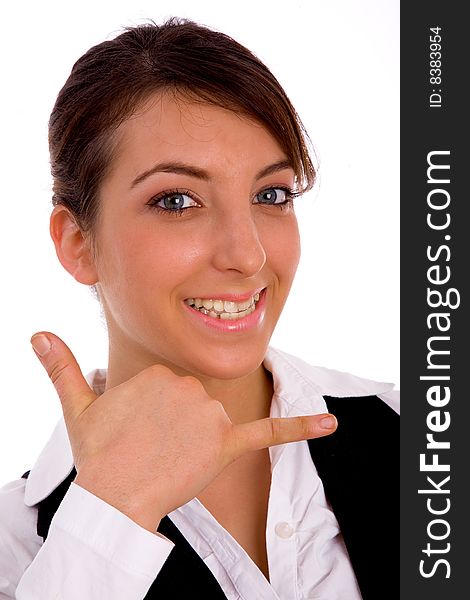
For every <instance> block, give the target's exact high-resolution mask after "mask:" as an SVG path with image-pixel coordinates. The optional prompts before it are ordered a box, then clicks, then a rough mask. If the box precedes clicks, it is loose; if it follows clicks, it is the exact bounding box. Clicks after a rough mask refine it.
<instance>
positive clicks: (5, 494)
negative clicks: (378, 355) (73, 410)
mask: <svg viewBox="0 0 470 600" xmlns="http://www.w3.org/2000/svg"><path fill="white" fill-rule="evenodd" d="M264 366H265V367H266V368H267V369H268V370H269V371H271V373H272V375H273V382H274V395H273V399H272V404H271V416H272V417H293V416H299V415H307V414H316V413H323V412H328V409H327V406H326V403H325V400H324V399H323V396H324V395H329V396H335V397H354V396H366V395H378V396H380V397H381V398H382V400H383V401H384V402H386V403H387V404H389V405H390V406H391V407H392V408H393V409H394V410H396V412H398V395H399V394H398V392H397V391H392V389H393V385H392V384H386V383H378V382H374V381H369V380H365V379H361V378H358V377H355V376H353V375H349V374H346V373H341V372H339V371H333V370H330V369H324V368H320V367H313V366H311V365H308V364H307V363H305V362H304V361H302V360H300V359H299V358H296V357H294V356H291V355H288V354H286V353H284V352H280V351H279V350H276V349H274V348H269V350H268V352H267V354H266V357H265V360H264ZM105 380H106V372H105V371H104V370H97V371H95V372H93V374H92V375H91V376H90V383H91V384H92V385H93V387H94V389H95V391H96V392H97V393H101V392H102V391H104V386H105ZM351 401H353V400H351ZM269 453H270V458H271V473H272V478H271V488H270V495H269V503H268V518H267V527H266V548H267V556H268V564H269V573H270V581H269V582H268V581H267V579H266V578H265V577H264V575H263V573H262V572H261V571H260V570H259V569H258V567H257V566H256V564H255V563H254V562H253V561H252V560H251V558H250V557H249V556H248V554H247V553H246V552H245V550H244V549H243V548H242V547H241V546H240V545H239V544H238V543H237V542H236V541H235V539H234V538H233V537H232V536H231V535H230V534H229V533H228V532H227V531H226V530H225V529H224V528H223V527H222V526H221V525H220V524H219V523H218V522H217V521H216V519H215V518H214V517H213V516H212V515H211V513H210V512H209V511H208V510H206V508H205V507H204V506H203V504H202V503H201V502H199V500H198V499H197V498H195V499H193V500H191V501H190V502H188V503H187V504H185V505H184V506H181V507H180V508H178V509H177V510H175V511H173V512H172V513H170V514H169V517H170V519H171V520H172V521H173V523H174V524H175V525H176V526H177V527H178V529H179V530H180V531H181V533H182V534H183V535H184V536H185V538H186V539H187V540H188V542H189V543H190V544H191V546H192V547H193V548H194V549H195V551H196V552H197V553H198V554H199V556H200V557H201V558H202V559H203V560H204V562H205V563H206V565H207V566H208V568H209V569H210V570H211V571H212V573H213V574H214V576H215V578H216V579H217V581H218V582H219V584H220V586H221V588H222V589H223V591H224V593H225V595H226V596H227V598H228V599H229V600H304V599H309V598H310V599H314V598H316V599H321V600H360V599H361V594H360V592H359V588H358V586H357V582H356V578H355V575H354V572H353V570H352V567H351V563H350V561H349V557H348V554H347V551H346V548H345V545H344V542H343V538H342V535H341V532H340V530H339V527H338V523H337V521H336V518H335V515H334V514H333V512H332V510H331V508H330V506H329V504H328V502H327V500H326V498H325V493H324V490H323V484H322V482H321V480H320V478H319V477H318V474H317V472H316V469H315V465H314V463H313V462H312V459H311V456H310V453H309V449H308V444H307V442H306V441H303V442H292V443H289V444H282V445H279V446H273V447H272V448H270V449H269ZM72 467H73V458H72V452H71V449H70V444H69V441H68V437H67V433H66V429H65V424H64V422H63V420H61V421H60V422H59V423H58V425H57V427H56V429H55V430H54V432H53V434H52V437H51V439H50V440H49V442H48V443H47V445H46V446H45V448H44V450H43V451H42V453H41V454H40V456H39V458H38V460H37V462H36V464H35V465H34V467H33V468H32V470H31V473H30V475H29V478H28V479H27V480H25V479H20V480H17V481H14V482H12V483H10V484H8V485H6V486H4V487H3V488H2V489H0V599H6V598H17V599H18V600H30V599H33V598H34V599H35V600H46V599H47V600H53V599H61V600H79V599H80V600H83V599H84V598H86V599H87V600H95V599H96V600H98V599H99V600H111V599H112V600H121V599H122V600H134V599H135V600H141V599H142V598H144V597H145V595H146V593H147V591H148V588H149V587H150V585H151V584H152V582H153V581H154V579H155V577H156V576H157V574H158V572H159V571H160V569H161V568H162V566H163V564H164V562H165V560H166V559H167V557H168V555H169V554H170V552H171V550H172V548H173V543H172V542H171V541H169V540H168V539H167V538H165V537H164V536H162V535H161V534H159V533H155V534H153V533H150V532H149V531H147V530H145V529H143V528H141V527H140V526H139V525H137V524H136V523H134V522H133V521H131V520H130V519H129V518H128V517H126V516H125V515H124V514H122V513H121V512H119V511H118V510H116V509H115V508H113V507H111V506H110V505H108V504H106V503H105V502H104V501H103V500H101V499H99V498H97V497H96V496H94V495H93V494H91V493H90V492H88V491H87V490H85V489H83V488H81V487H80V486H78V485H76V484H74V483H72V485H71V486H70V489H69V491H68V492H67V494H66V495H65V497H64V500H63V501H62V503H61V505H60V507H59V509H58V510H57V512H56V514H55V516H54V518H53V520H52V523H51V527H50V530H49V535H48V537H47V540H46V541H45V542H44V543H42V538H40V537H38V536H37V534H36V523H37V509H36V508H34V505H35V504H37V503H38V502H40V501H41V500H43V499H44V498H46V497H47V496H48V495H49V494H50V493H51V492H52V491H53V490H54V489H55V488H56V487H57V486H58V485H59V484H60V483H61V482H62V481H63V480H64V479H65V478H66V477H67V475H68V474H69V473H70V471H71V470H72ZM15 594H16V595H15Z"/></svg>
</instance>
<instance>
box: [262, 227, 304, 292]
mask: <svg viewBox="0 0 470 600" xmlns="http://www.w3.org/2000/svg"><path fill="white" fill-rule="evenodd" d="M264 240H265V241H264V248H265V252H266V256H267V260H268V261H269V263H270V266H271V268H272V269H273V271H275V272H277V274H278V276H279V277H280V278H283V279H284V280H285V283H286V284H288V285H289V286H290V283H291V282H292V279H293V278H294V275H295V273H296V271H297V266H298V264H299V260H300V236H299V228H298V225H297V219H296V217H295V215H289V216H288V217H285V218H284V219H282V221H281V222H280V223H279V226H278V227H276V228H270V229H269V230H268V232H267V233H266V235H265V236H264Z"/></svg>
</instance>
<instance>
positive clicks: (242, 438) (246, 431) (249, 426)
mask: <svg viewBox="0 0 470 600" xmlns="http://www.w3.org/2000/svg"><path fill="white" fill-rule="evenodd" d="M337 426H338V422H337V421H336V417H335V416H334V415H331V414H321V415H308V416H302V417H285V418H268V419H260V420H258V421H252V422H251V423H242V424H240V425H235V426H234V433H235V438H236V447H237V454H238V455H241V454H244V453H245V452H249V451H250V450H260V449H261V448H268V447H269V446H276V445H277V444H286V443H288V442H300V441H302V440H307V439H311V438H317V437H323V436H325V435H329V434H330V433H333V432H334V431H335V430H336V428H337Z"/></svg>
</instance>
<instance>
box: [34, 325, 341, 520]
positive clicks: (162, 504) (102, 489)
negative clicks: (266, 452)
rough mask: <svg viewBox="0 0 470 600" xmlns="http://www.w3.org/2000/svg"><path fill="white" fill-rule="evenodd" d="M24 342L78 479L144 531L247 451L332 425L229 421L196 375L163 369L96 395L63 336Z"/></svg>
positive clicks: (320, 432)
mask: <svg viewBox="0 0 470 600" xmlns="http://www.w3.org/2000/svg"><path fill="white" fill-rule="evenodd" d="M31 342H32V344H33V347H34V349H35V351H36V354H37V356H38V357H39V359H40V361H41V363H42V364H43V366H44V367H45V369H46V371H47V373H48V375H49V377H50V378H51V380H52V383H53V384H54V386H55V389H56V391H57V393H58V395H59V398H60V401H61V403H62V409H63V413H64V419H65V424H66V426H67V431H68V435H69V439H70V443H71V447H72V453H73V457H74V462H75V467H76V469H77V477H76V479H75V483H77V484H78V485H80V486H82V487H84V488H85V489H87V490H88V491H90V492H91V493H93V494H95V495H96V496H98V497H99V498H101V499H102V500H104V501H105V502H107V503H108V504H111V505H112V506H114V507H115V508H117V509H118V510H120V511H121V512H123V513H124V514H126V515H127V516H129V517H130V518H131V519H133V520H134V521H135V522H137V523H138V524H139V525H141V526H142V527H145V528H146V529H148V530H149V531H155V530H156V528H157V526H158V524H159V522H160V519H161V518H162V517H163V516H165V515H166V514H168V513H169V512H171V511H172V510H174V509H176V508H178V507H179V506H182V505H183V504H185V503H186V502H188V501H189V500H191V499H192V498H194V497H195V496H197V495H198V494H199V493H200V492H201V491H202V490H203V489H204V488H205V487H206V486H208V485H209V484H210V483H211V481H212V480H213V479H214V478H215V477H216V476H217V475H218V474H219V473H220V472H221V471H222V470H223V469H224V468H225V467H226V466H228V465H229V464H230V463H231V462H233V461H234V460H236V459H237V458H239V457H240V456H241V455H243V454H244V453H246V452H249V451H253V450H259V449H261V448H267V447H269V446H274V445H276V444H283V443H286V442H295V441H300V440H304V439H308V438H314V437H320V436H324V435H328V434H330V433H332V432H333V431H334V430H335V429H336V419H335V418H334V417H333V416H332V415H325V414H322V415H312V416H303V417H291V418H285V419H271V418H268V419H261V420H258V421H253V422H251V423H244V424H240V425H235V424H233V423H232V422H231V421H230V419H229V417H228V415H227V413H226V412H225V410H224V407H223V406H222V404H221V403H220V402H219V401H217V400H214V399H213V398H211V397H210V396H208V395H207V393H206V391H205V389H204V387H203V386H202V384H201V383H200V381H199V380H198V379H196V378H194V377H191V376H188V377H180V376H178V375H175V374H174V373H173V372H172V371H171V370H170V369H168V368H167V367H165V366H163V365H155V366H152V367H149V368H147V369H145V370H144V371H142V372H141V373H139V374H138V375H136V376H135V377H133V378H132V379H129V380H128V381H126V382H125V383H122V384H121V385H118V386H116V387H114V388H111V389H109V390H106V392H104V394H102V395H101V396H97V395H96V394H95V393H94V392H93V390H92V389H91V388H90V386H89V385H88V383H87V382H86V380H85V379H84V377H83V375H82V373H81V371H80V367H79V366H78V364H77V362H76V360H75V358H74V356H73V354H72V352H71V351H70V350H69V348H68V347H67V346H66V345H65V344H64V342H63V341H62V340H60V339H59V338H58V337H57V336H55V335H53V334H51V333H40V334H35V335H34V336H33V338H32V340H31ZM325 418H326V419H325ZM322 421H323V426H322ZM328 423H329V426H328ZM325 426H326V427H325Z"/></svg>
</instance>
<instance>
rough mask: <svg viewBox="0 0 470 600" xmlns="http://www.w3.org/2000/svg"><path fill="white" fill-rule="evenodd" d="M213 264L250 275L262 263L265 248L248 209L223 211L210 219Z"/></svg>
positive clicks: (254, 273) (264, 260)
mask: <svg viewBox="0 0 470 600" xmlns="http://www.w3.org/2000/svg"><path fill="white" fill-rule="evenodd" d="M214 225H215V227H214V232H213V234H214V241H215V243H214V246H213V248H214V252H213V264H214V266H215V267H216V268H217V269H218V270H219V271H227V270H232V271H237V272H239V273H240V274H242V275H243V276H244V277H251V276H253V275H256V274H257V273H259V271H261V269H262V268H263V267H264V265H265V263H266V252H265V249H264V247H263V244H262V241H261V239H260V235H259V233H260V232H259V230H258V227H257V224H256V222H255V219H254V216H253V215H252V213H251V209H250V208H248V209H247V210H246V211H243V214H241V211H233V213H232V212H231V211H225V212H224V214H223V215H220V216H219V218H218V219H217V222H215V223H214Z"/></svg>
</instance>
